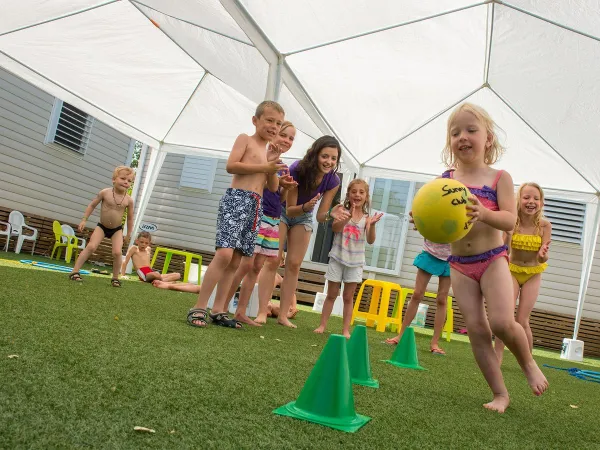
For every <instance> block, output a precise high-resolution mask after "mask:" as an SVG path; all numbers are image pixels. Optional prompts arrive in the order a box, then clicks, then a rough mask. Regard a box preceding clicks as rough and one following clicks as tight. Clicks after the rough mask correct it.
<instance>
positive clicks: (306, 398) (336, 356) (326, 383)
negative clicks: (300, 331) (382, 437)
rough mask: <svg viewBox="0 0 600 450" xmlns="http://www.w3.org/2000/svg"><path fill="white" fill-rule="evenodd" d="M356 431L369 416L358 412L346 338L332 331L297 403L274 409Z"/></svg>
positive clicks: (281, 413) (281, 412)
mask: <svg viewBox="0 0 600 450" xmlns="http://www.w3.org/2000/svg"><path fill="white" fill-rule="evenodd" d="M273 413H275V414H279V415H281V416H288V417H294V418H296V419H302V420H307V421H309V422H314V423H318V424H321V425H325V426H327V427H330V428H335V429H336V430H342V431H346V432H350V433H354V432H355V431H357V430H358V429H359V428H360V427H362V426H363V425H364V424H366V423H367V422H368V421H369V420H371V418H370V417H366V416H362V415H360V414H356V411H354V395H353V394H352V382H351V380H350V368H349V366H348V354H347V350H346V338H345V337H344V336H342V335H339V334H332V335H331V336H330V337H329V339H328V341H327V344H326V345H325V348H323V351H322V352H321V356H319V359H318V360H317V363H316V364H315V366H314V367H313V370H312V371H311V372H310V375H309V376H308V379H307V380H306V383H304V387H303V388H302V391H301V392H300V395H299V396H298V399H297V400H296V401H295V402H290V403H288V404H287V405H283V406H281V407H279V408H277V409H276V410H275V411H273Z"/></svg>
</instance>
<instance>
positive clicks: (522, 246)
mask: <svg viewBox="0 0 600 450" xmlns="http://www.w3.org/2000/svg"><path fill="white" fill-rule="evenodd" d="M511 246H512V248H514V249H516V250H529V251H530V252H537V251H538V250H539V249H540V247H541V246H542V237H541V236H538V235H537V234H517V233H515V234H513V237H512V240H511Z"/></svg>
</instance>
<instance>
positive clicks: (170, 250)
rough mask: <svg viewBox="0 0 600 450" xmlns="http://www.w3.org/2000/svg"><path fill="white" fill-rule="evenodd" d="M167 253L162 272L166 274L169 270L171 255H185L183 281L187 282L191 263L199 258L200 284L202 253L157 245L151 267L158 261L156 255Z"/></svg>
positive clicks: (199, 277)
mask: <svg viewBox="0 0 600 450" xmlns="http://www.w3.org/2000/svg"><path fill="white" fill-rule="evenodd" d="M161 252H162V253H164V254H165V263H164V265H163V270H162V273H163V274H165V273H167V272H168V271H169V264H170V263H171V257H172V256H173V255H180V256H185V269H184V272H183V282H184V283H187V281H188V277H189V275H190V265H191V263H192V260H193V259H197V260H198V284H200V280H201V278H202V255H196V254H195V253H190V252H184V251H183V250H175V249H173V248H167V247H156V249H155V250H154V256H153V257H152V263H151V264H150V266H151V267H154V263H155V262H156V257H157V256H158V254H159V253H161Z"/></svg>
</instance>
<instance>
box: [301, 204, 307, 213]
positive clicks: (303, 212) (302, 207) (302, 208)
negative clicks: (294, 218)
mask: <svg viewBox="0 0 600 450" xmlns="http://www.w3.org/2000/svg"><path fill="white" fill-rule="evenodd" d="M304 205H306V203H302V212H303V213H305V212H307V211H305V210H304Z"/></svg>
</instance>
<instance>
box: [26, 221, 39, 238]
mask: <svg viewBox="0 0 600 450" xmlns="http://www.w3.org/2000/svg"><path fill="white" fill-rule="evenodd" d="M23 228H27V229H28V230H31V231H33V234H32V235H31V236H30V237H32V238H34V239H35V238H36V237H37V234H38V230H37V228H33V227H30V226H29V225H25V224H23Z"/></svg>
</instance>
